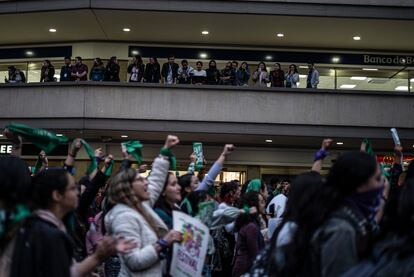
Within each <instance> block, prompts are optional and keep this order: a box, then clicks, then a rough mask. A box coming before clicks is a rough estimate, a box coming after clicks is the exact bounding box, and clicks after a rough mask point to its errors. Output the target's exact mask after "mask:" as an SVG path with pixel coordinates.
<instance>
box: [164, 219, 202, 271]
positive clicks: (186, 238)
mask: <svg viewBox="0 0 414 277" xmlns="http://www.w3.org/2000/svg"><path fill="white" fill-rule="evenodd" d="M173 227H174V230H177V231H179V232H181V233H182V234H183V241H182V242H181V243H176V244H174V250H173V258H172V263H171V269H170V274H171V275H172V276H174V277H181V276H183V277H199V276H201V273H202V271H203V266H204V260H205V258H206V253H207V244H208V240H209V230H208V228H207V227H206V226H205V225H204V224H203V223H201V222H200V220H198V219H196V218H193V217H191V216H189V215H186V214H184V213H182V212H177V211H173Z"/></svg>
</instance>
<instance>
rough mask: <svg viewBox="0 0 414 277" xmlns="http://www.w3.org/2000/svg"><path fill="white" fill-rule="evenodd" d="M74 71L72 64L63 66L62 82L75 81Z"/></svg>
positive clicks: (61, 71) (61, 72)
mask: <svg viewBox="0 0 414 277" xmlns="http://www.w3.org/2000/svg"><path fill="white" fill-rule="evenodd" d="M72 69H73V66H72V65H71V64H70V65H66V64H65V65H64V66H62V68H61V69H60V81H61V82H63V81H72V80H73V78H72Z"/></svg>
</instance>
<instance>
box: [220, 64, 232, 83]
mask: <svg viewBox="0 0 414 277" xmlns="http://www.w3.org/2000/svg"><path fill="white" fill-rule="evenodd" d="M232 66H233V64H232V62H228V63H227V64H226V67H225V68H224V69H223V70H222V71H221V74H220V84H221V85H225V86H231V85H232V84H233V80H235V79H236V72H235V71H234V70H233V68H232Z"/></svg>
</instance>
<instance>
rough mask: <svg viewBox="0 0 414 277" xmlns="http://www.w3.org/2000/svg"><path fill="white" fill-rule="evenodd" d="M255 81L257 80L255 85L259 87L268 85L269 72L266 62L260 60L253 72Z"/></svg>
mask: <svg viewBox="0 0 414 277" xmlns="http://www.w3.org/2000/svg"><path fill="white" fill-rule="evenodd" d="M253 81H254V82H255V86H259V87H267V83H269V81H270V80H269V73H268V72H267V69H266V64H265V63H264V62H260V63H259V64H258V65H257V69H256V71H255V72H254V73H253Z"/></svg>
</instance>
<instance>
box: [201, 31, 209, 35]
mask: <svg viewBox="0 0 414 277" xmlns="http://www.w3.org/2000/svg"><path fill="white" fill-rule="evenodd" d="M209 33H210V32H209V31H207V30H204V31H201V34H202V35H205V36H206V35H208V34H209Z"/></svg>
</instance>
